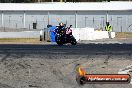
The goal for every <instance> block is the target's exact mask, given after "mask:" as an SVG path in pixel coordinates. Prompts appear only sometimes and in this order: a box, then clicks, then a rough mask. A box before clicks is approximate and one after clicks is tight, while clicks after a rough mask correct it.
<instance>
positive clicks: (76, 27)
mask: <svg viewBox="0 0 132 88" xmlns="http://www.w3.org/2000/svg"><path fill="white" fill-rule="evenodd" d="M75 28H77V11H76V12H75Z"/></svg>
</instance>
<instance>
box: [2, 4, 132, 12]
mask: <svg viewBox="0 0 132 88" xmlns="http://www.w3.org/2000/svg"><path fill="white" fill-rule="evenodd" d="M117 10H119V11H125V10H132V2H89V3H88V2H87V3H86V2H85V3H0V11H117Z"/></svg>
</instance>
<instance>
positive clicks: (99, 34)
mask: <svg viewBox="0 0 132 88" xmlns="http://www.w3.org/2000/svg"><path fill="white" fill-rule="evenodd" d="M72 30H73V35H74V37H75V38H76V40H77V41H78V40H96V39H104V38H109V35H108V32H107V31H94V28H72ZM111 37H112V38H114V37H115V32H111Z"/></svg>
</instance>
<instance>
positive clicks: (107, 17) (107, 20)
mask: <svg viewBox="0 0 132 88" xmlns="http://www.w3.org/2000/svg"><path fill="white" fill-rule="evenodd" d="M106 22H109V14H108V11H107V12H106Z"/></svg>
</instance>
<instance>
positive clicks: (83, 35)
mask: <svg viewBox="0 0 132 88" xmlns="http://www.w3.org/2000/svg"><path fill="white" fill-rule="evenodd" d="M72 30H73V35H74V37H75V38H76V40H77V41H79V40H96V39H103V38H109V36H108V32H107V31H94V28H72ZM44 31H45V40H50V38H49V37H50V36H49V30H48V29H45V30H44ZM111 36H112V38H114V37H115V32H112V33H111ZM0 38H40V31H22V32H0Z"/></svg>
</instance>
